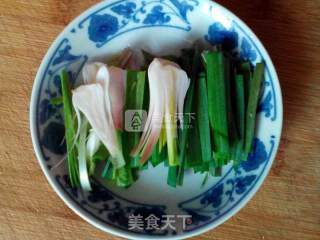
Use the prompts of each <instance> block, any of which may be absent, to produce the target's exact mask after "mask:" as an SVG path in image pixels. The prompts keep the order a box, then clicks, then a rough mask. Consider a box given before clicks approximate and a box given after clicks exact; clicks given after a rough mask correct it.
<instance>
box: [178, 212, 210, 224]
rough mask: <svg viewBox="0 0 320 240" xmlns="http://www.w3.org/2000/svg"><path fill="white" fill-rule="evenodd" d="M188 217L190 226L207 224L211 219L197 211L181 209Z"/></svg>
mask: <svg viewBox="0 0 320 240" xmlns="http://www.w3.org/2000/svg"><path fill="white" fill-rule="evenodd" d="M183 210H184V211H185V212H186V213H187V214H188V215H190V216H192V218H191V219H192V225H193V226H195V225H199V224H200V223H201V222H207V221H209V220H210V219H211V216H207V215H206V214H202V213H201V212H199V211H196V210H192V209H183Z"/></svg>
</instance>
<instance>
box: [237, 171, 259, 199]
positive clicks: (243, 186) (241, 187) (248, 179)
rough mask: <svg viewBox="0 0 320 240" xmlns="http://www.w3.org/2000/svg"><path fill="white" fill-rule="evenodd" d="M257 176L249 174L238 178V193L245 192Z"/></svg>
mask: <svg viewBox="0 0 320 240" xmlns="http://www.w3.org/2000/svg"><path fill="white" fill-rule="evenodd" d="M256 178H257V176H256V175H249V176H245V177H238V178H236V181H235V182H236V184H235V190H236V193H237V194H242V193H244V192H245V191H246V190H247V188H248V187H249V186H250V185H251V184H252V183H253V181H254V180H255V179H256Z"/></svg>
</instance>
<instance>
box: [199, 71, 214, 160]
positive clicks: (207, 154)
mask: <svg viewBox="0 0 320 240" xmlns="http://www.w3.org/2000/svg"><path fill="white" fill-rule="evenodd" d="M197 97H198V99H197V102H198V107H197V113H198V114H197V116H198V121H197V123H198V128H199V134H200V145H201V154H202V160H203V161H204V162H210V161H212V156H211V149H212V148H211V139H210V124H209V114H208V99H207V85H206V78H205V74H204V73H203V74H201V75H200V77H199V80H198V96H197Z"/></svg>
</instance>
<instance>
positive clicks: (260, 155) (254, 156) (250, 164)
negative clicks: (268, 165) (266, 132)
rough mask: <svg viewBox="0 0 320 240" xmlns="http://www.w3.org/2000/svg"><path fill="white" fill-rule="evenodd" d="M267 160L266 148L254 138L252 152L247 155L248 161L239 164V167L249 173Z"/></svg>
mask: <svg viewBox="0 0 320 240" xmlns="http://www.w3.org/2000/svg"><path fill="white" fill-rule="evenodd" d="M267 159H268V154H267V151H266V147H265V146H264V144H263V142H262V141H261V140H259V139H257V138H256V139H255V140H254V142H253V151H252V152H251V153H250V154H249V156H248V160H247V161H244V162H242V163H241V167H242V168H243V169H244V170H245V171H246V172H250V171H253V170H256V169H258V168H259V166H260V165H261V164H262V163H264V162H265V161H267Z"/></svg>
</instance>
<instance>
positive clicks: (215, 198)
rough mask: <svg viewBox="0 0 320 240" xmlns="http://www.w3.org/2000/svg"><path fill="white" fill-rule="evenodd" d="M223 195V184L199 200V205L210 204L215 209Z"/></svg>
mask: <svg viewBox="0 0 320 240" xmlns="http://www.w3.org/2000/svg"><path fill="white" fill-rule="evenodd" d="M222 195H223V184H220V185H218V186H217V187H215V188H213V189H212V190H210V191H209V192H208V193H207V194H206V195H204V197H203V198H202V199H201V200H200V203H201V204H211V205H212V207H214V208H217V207H219V206H220V204H221V201H222V199H221V198H222Z"/></svg>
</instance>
